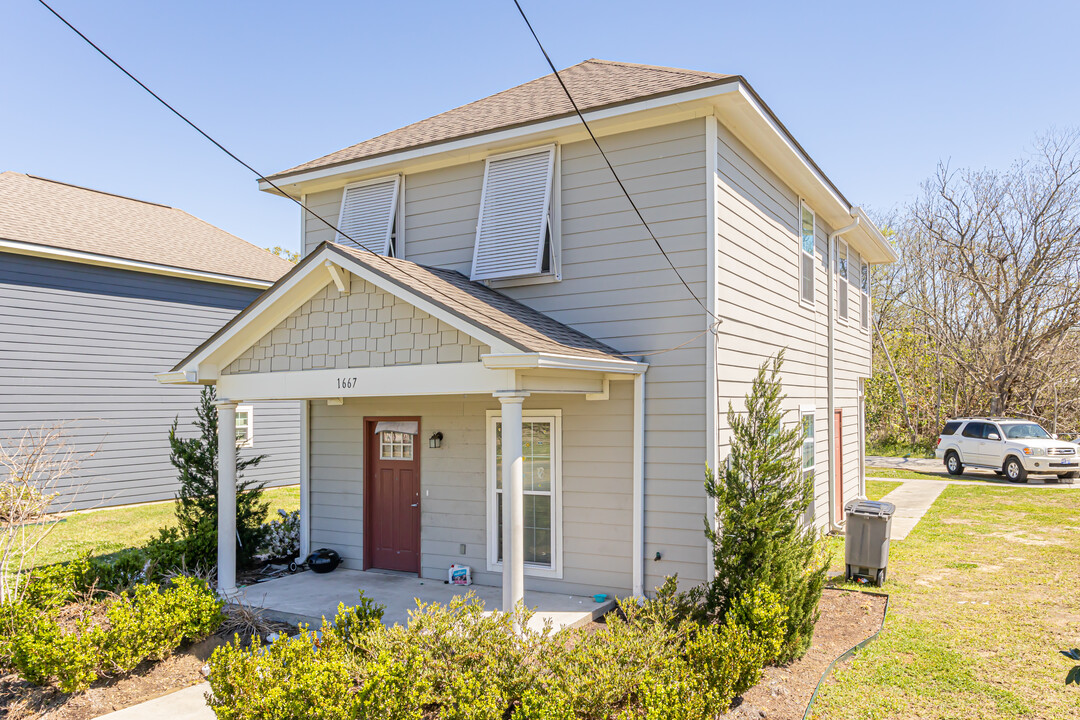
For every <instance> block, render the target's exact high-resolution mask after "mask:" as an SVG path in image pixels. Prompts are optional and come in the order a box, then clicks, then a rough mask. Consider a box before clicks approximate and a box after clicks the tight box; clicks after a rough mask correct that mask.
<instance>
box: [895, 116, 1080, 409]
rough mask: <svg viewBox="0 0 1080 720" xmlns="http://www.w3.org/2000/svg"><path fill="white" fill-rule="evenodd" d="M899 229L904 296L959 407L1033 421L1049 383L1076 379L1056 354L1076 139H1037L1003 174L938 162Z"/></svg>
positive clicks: (1079, 242) (1074, 310) (1078, 214)
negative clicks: (948, 365) (957, 394)
mask: <svg viewBox="0 0 1080 720" xmlns="http://www.w3.org/2000/svg"><path fill="white" fill-rule="evenodd" d="M909 233H910V234H909V236H908V238H907V240H906V243H907V247H906V252H905V258H904V259H905V265H906V269H905V272H906V276H907V279H908V280H909V281H910V287H909V288H908V289H907V293H908V296H907V298H906V300H905V302H906V304H907V305H908V306H909V307H910V308H911V309H912V311H913V312H914V313H915V314H916V315H917V316H918V317H919V319H920V320H921V323H920V324H921V325H923V326H924V330H925V332H926V333H927V335H928V336H929V337H930V338H931V339H932V340H933V343H934V345H935V347H936V349H937V351H938V352H940V353H941V354H942V355H943V356H944V357H945V358H947V359H948V360H949V361H951V362H952V363H953V364H954V365H955V368H956V370H957V372H958V373H959V374H960V375H961V376H962V379H963V381H964V382H965V384H966V385H968V387H969V388H970V390H971V392H969V394H968V396H967V397H966V402H967V403H980V402H988V403H989V408H984V410H986V409H988V410H989V411H990V412H992V413H1010V412H1012V413H1018V414H1019V413H1026V414H1032V415H1036V416H1037V412H1036V406H1037V400H1038V398H1039V397H1040V395H1042V397H1044V398H1045V394H1044V393H1045V391H1046V389H1047V388H1048V387H1049V386H1050V385H1051V384H1053V383H1055V382H1061V381H1063V380H1066V379H1069V378H1076V377H1077V376H1080V372H1078V368H1077V357H1076V354H1075V352H1068V353H1066V352H1064V351H1065V350H1066V349H1068V350H1070V351H1071V350H1073V349H1074V348H1073V346H1074V345H1075V343H1073V342H1071V340H1070V332H1069V331H1070V330H1072V329H1073V328H1075V327H1076V326H1077V324H1078V323H1080V275H1078V273H1080V136H1078V134H1077V133H1076V132H1071V133H1051V134H1049V135H1046V136H1044V137H1043V138H1040V139H1039V141H1038V144H1037V149H1036V151H1035V152H1034V153H1032V155H1031V156H1030V157H1028V158H1026V159H1024V160H1022V161H1020V162H1018V163H1016V164H1015V165H1013V166H1012V167H1011V168H1010V169H1009V170H1008V171H1004V172H997V171H990V170H981V171H973V170H958V171H954V170H950V169H949V168H948V167H947V166H946V165H941V166H939V169H938V173H937V175H936V176H935V177H934V178H932V179H931V180H930V181H928V182H927V183H926V185H925V186H924V194H923V196H922V197H921V198H920V199H919V200H918V201H916V203H915V204H914V206H913V208H912V211H911V224H910V227H909ZM1073 383H1075V381H1073Z"/></svg>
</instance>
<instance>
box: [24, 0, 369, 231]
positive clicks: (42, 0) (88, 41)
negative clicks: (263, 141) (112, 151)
mask: <svg viewBox="0 0 1080 720" xmlns="http://www.w3.org/2000/svg"><path fill="white" fill-rule="evenodd" d="M38 2H39V3H41V5H43V6H44V7H45V9H46V10H48V11H49V12H51V13H52V14H53V15H55V16H56V17H57V19H58V20H60V22H62V23H64V24H65V25H67V26H68V27H69V28H71V31H72V32H74V33H75V34H76V35H78V36H79V37H81V38H82V39H83V40H85V41H86V44H87V45H89V46H90V47H92V48H94V49H95V50H97V51H98V53H99V54H100V55H101V56H102V57H103V58H105V59H106V60H108V61H109V62H111V63H112V64H113V65H115V66H116V68H117V69H118V70H119V71H120V72H122V73H124V74H125V75H127V76H128V77H129V78H131V80H132V81H134V82H135V84H136V85H138V86H139V87H141V88H142V89H143V90H145V91H146V92H148V93H150V95H151V96H152V97H153V98H154V99H155V100H157V101H158V102H159V103H161V104H162V105H164V106H165V107H167V108H168V109H169V110H170V111H171V112H172V114H173V115H175V116H176V117H178V118H180V119H181V120H183V121H184V122H185V123H187V124H188V125H190V126H191V128H192V129H193V130H195V132H197V133H199V134H200V135H202V136H203V137H204V138H206V139H207V140H209V141H210V142H212V143H213V144H214V145H215V146H216V147H217V148H218V149H219V150H221V152H223V153H225V154H226V155H228V156H229V157H231V158H232V159H233V160H235V161H236V162H238V163H240V164H241V165H243V166H244V167H245V168H247V169H248V170H250V171H251V173H252V174H254V175H255V176H257V177H258V178H259V179H260V180H262V181H263V182H264V183H266V184H267V185H269V186H270V187H272V188H274V189H275V190H277V191H278V192H279V193H281V194H282V195H284V196H285V197H287V198H289V199H290V200H292V201H293V202H294V203H296V204H297V205H299V206H300V207H301V208H303V209H304V211H305V212H308V213H310V214H311V215H314V216H315V217H316V218H318V219H319V220H320V221H321V222H322V224H323V225H326V227H328V228H330V229H331V230H333V231H334V232H335V233H337V234H338V235H340V236H341V237H343V238H345V239H347V240H349V241H350V242H352V243H354V244H355V245H356V246H357V247H359V248H360V249H361V250H367V248H365V247H364V246H363V245H361V244H360V243H358V242H356V240H353V239H352V238H351V237H349V236H348V235H346V234H345V233H343V232H342V231H341V230H338V229H337V227H335V226H334V225H333V224H332V223H331V222H330V221H329V220H327V219H326V218H324V217H323V216H322V215H320V214H319V213H316V212H312V211H311V210H310V209H308V207H307V206H306V205H304V203H302V202H300V201H299V200H297V199H296V198H294V197H293V196H292V195H290V194H289V193H287V192H285V191H284V190H282V189H281V188H279V187H278V186H277V185H276V184H274V182H273V181H271V180H269V179H267V177H266V176H265V175H263V174H262V173H261V172H259V171H258V170H256V169H255V168H253V167H252V166H250V165H248V164H247V163H246V162H244V161H243V160H241V159H240V158H239V157H237V156H236V155H235V154H234V153H233V152H232V151H230V150H229V149H228V148H227V147H225V146H224V145H222V144H221V143H219V142H218V141H217V140H215V139H214V138H212V137H210V135H209V134H208V133H207V132H206V131H204V130H203V129H202V128H201V127H199V126H198V125H196V124H195V123H194V122H192V121H191V120H189V119H188V118H187V117H186V116H185V115H184V114H183V113H182V112H180V111H179V110H177V109H176V108H174V107H173V106H172V105H170V104H169V103H167V102H166V101H165V100H164V98H162V97H161V96H160V95H158V94H157V93H156V92H154V91H153V90H151V89H150V88H149V87H147V86H146V85H145V84H144V83H143V81H142V80H140V79H139V78H137V77H135V76H134V75H132V74H131V73H130V72H128V70H127V68H125V67H124V66H123V65H121V64H120V63H118V62H117V61H116V60H113V58H112V57H111V56H110V55H109V54H108V53H107V52H105V51H104V50H102V49H101V48H100V47H98V46H97V44H95V43H94V41H93V40H91V39H90V38H88V37H86V36H85V35H83V34H82V32H81V31H80V30H79V28H77V27H75V26H74V25H72V24H71V23H69V22H68V21H67V18H65V17H64V16H63V15H61V14H60V13H58V12H56V10H53V8H52V7H51V6H50V5H49V4H48V3H47V2H45V0H38ZM368 252H370V251H368Z"/></svg>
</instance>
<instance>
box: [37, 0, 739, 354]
mask: <svg viewBox="0 0 1080 720" xmlns="http://www.w3.org/2000/svg"><path fill="white" fill-rule="evenodd" d="M38 3H40V4H41V5H42V6H43V7H44V8H45V9H46V10H48V11H49V12H50V13H52V14H53V15H54V16H55V17H56V18H57V19H58V20H59V21H60V22H62V23H64V25H66V26H67V27H68V28H69V29H70V30H71V31H72V32H74V33H75V34H76V35H78V36H79V37H80V38H82V39H83V41H84V42H86V44H87V45H89V46H90V47H92V48H94V50H96V51H97V52H98V54H100V55H101V56H102V57H103V58H105V59H106V60H108V61H109V62H110V63H111V64H112V65H113V66H115V67H116V69H118V70H119V71H120V72H122V73H124V74H125V75H127V76H128V78H130V79H131V80H132V81H133V82H134V83H135V84H136V85H138V86H139V87H141V88H142V89H143V90H145V91H146V92H147V93H148V94H149V95H150V96H151V97H153V98H154V99H155V100H157V101H158V102H159V103H161V104H162V105H164V106H165V107H166V108H168V110H169V111H170V112H172V113H173V114H174V115H176V117H178V118H180V119H181V120H183V121H184V122H185V123H186V124H187V125H189V126H190V127H191V128H192V129H193V130H195V132H197V133H199V134H200V135H202V136H203V137H204V138H206V139H207V140H209V141H210V142H211V143H212V144H213V145H214V146H215V147H217V148H218V149H219V150H221V151H222V152H223V153H225V154H226V155H228V156H229V157H230V158H232V159H233V160H235V161H236V162H238V163H239V164H240V165H243V166H244V167H245V168H246V169H247V170H249V171H250V172H251V173H252V174H253V175H255V176H256V177H258V178H259V180H262V181H263V182H265V183H266V184H267V185H269V186H270V187H272V188H274V189H275V190H277V191H278V192H279V193H281V194H282V195H283V196H284V197H287V198H288V199H289V200H291V201H293V202H294V203H296V205H298V206H299V207H300V208H302V209H303V210H304V211H305V212H307V213H309V214H310V215H313V216H314V217H315V218H317V219H318V220H319V222H321V223H322V224H323V225H325V226H326V227H328V228H330V229H331V230H332V231H334V232H335V233H337V234H338V235H340V236H341V237H343V238H345V239H346V240H349V241H350V242H352V243H353V244H355V245H356V246H357V247H358V248H360V249H361V250H364V251H366V252H371V251H370V250H367V248H365V247H364V246H363V245H361V244H360V243H358V242H357V241H356V240H354V239H353V238H351V237H350V236H349V235H348V234H347V233H345V232H342V231H341V230H340V229H338V228H337V227H336V226H335V225H334V224H333V223H331V222H330V221H329V220H327V219H326V218H324V217H323V216H322V215H320V214H319V213H316V212H313V211H312V210H311V209H310V208H308V207H307V205H305V204H304V203H303V202H301V201H300V200H298V199H296V198H295V197H293V196H292V195H290V194H289V193H287V192H285V191H284V190H282V189H281V188H280V187H278V186H277V184H276V183H274V182H273V181H272V180H270V179H269V178H267V177H266V176H265V175H263V174H262V173H260V172H259V171H258V170H256V169H255V168H253V167H252V166H251V165H249V164H247V163H246V162H244V161H243V160H241V159H240V158H239V157H237V155H236V154H234V153H233V152H232V151H230V150H229V149H228V148H227V147H225V146H224V145H222V144H221V143H219V142H218V141H217V140H215V139H214V138H213V137H211V136H210V135H209V134H208V133H207V132H206V131H204V130H203V129H202V128H200V127H199V126H198V125H196V124H195V123H194V122H192V121H191V120H189V119H188V118H187V116H185V115H184V114H183V113H181V112H180V111H179V110H177V109H176V108H174V107H173V106H172V105H170V104H169V103H168V102H166V101H165V99H164V98H162V97H161V96H160V95H158V94H157V93H156V92H154V91H153V90H151V89H150V88H149V87H147V85H146V84H145V83H143V82H142V81H141V80H139V78H137V77H135V76H134V75H133V74H131V73H130V72H129V71H128V70H127V68H125V67H124V66H123V65H121V64H120V63H118V62H117V61H116V60H114V59H113V58H112V56H110V55H109V54H108V53H107V52H105V51H104V50H102V49H101V48H100V47H98V45H97V44H96V43H95V42H94V41H93V40H91V39H90V38H88V37H87V36H86V35H84V34H83V33H82V31H80V30H79V29H78V28H77V27H75V26H74V25H72V24H71V23H70V22H68V20H67V18H65V17H64V16H63V15H61V14H60V13H58V12H57V11H56V10H54V9H53V8H52V7H51V6H50V5H49V4H48V3H47V2H45V0H38ZM514 4H515V5H517V7H518V10H519V11H520V12H521V17H522V18H523V19H524V20H525V24H526V25H528V26H529V31H530V32H532V35H533V38H535V39H536V43H537V45H539V46H540V51H541V52H542V53H544V57H545V58H546V59H547V61H548V65H550V66H551V69H552V71H554V73H555V77H556V79H558V81H559V84H560V85H562V89H563V92H565V93H566V97H567V98H568V99H569V100H570V104H571V105H573V106H574V110H575V111H576V112H577V115H578V117H579V118H580V119H581V122H582V124H583V125H584V126H585V129H586V130H588V132H589V136H590V137H591V138H592V141H593V143H594V144H595V145H596V149H597V150H599V151H600V154H601V155H602V156H603V158H604V161H605V162H606V163H607V166H608V169H610V170H611V174H612V175H613V176H614V177H615V181H616V182H617V183H618V184H619V187H620V188H621V189H622V192H623V194H624V195H625V196H626V199H627V200H628V201H629V202H630V205H631V207H633V208H634V212H635V213H637V216H638V219H639V220H641V224H642V225H644V226H645V229H646V230H647V231H648V233H649V235H650V236H651V237H652V240H653V242H654V243H656V247H657V248H659V249H660V252H661V253H662V254H663V256H664V258H665V259H666V260H667V262H668V265H670V266H671V269H672V270H674V271H675V274H676V275H677V276H678V277H679V280H680V281H682V284H683V286H684V287H685V288H686V289H687V290H688V291H689V292H690V295H691V296H692V297H693V298H694V300H695V301H696V302H697V304H698V305H701V307H702V309H703V310H705V312H706V313H708V314H709V316H710V317H712V318H713V319H714V320H715V321H716V325H719V324H720V322H721V321H720V318H718V317H716V315H714V314H713V313H712V312H711V311H710V310H709V309H708V308H707V307H705V305H704V303H702V302H701V300H700V299H699V298H698V296H697V295H696V294H695V293H694V291H693V290H691V289H690V286H689V285H687V283H686V280H684V279H683V276H682V275H681V274H680V273H679V271H678V269H677V268H676V267H675V265H674V264H673V263H672V262H671V258H669V257H668V255H667V253H666V252H664V248H663V246H662V245H661V244H660V241H659V240H657V239H656V235H655V234H653V231H652V228H650V227H649V224H648V223H647V222H645V218H644V217H642V215H641V211H640V210H638V208H637V205H636V204H635V203H634V200H633V198H631V197H630V193H628V192H627V190H626V187H625V186H624V185H623V183H622V180H620V179H619V175H618V173H616V172H615V168H614V167H612V165H611V161H610V160H608V157H607V155H606V154H605V153H604V149H603V148H602V147H600V143H599V142H597V140H596V136H595V135H593V132H592V128H590V127H589V124H588V123H587V122H586V121H585V118H584V117H583V116H582V114H581V110H579V109H578V107H577V104H576V103H575V102H574V98H573V97H572V96H571V95H570V91H569V90H567V88H566V85H565V84H563V81H562V78H561V77H559V72H558V71H557V70H555V66H554V65H553V64H552V63H551V58H550V57H548V54H547V51H546V50H544V46H543V45H542V44H541V43H540V38H538V37H537V36H536V32H535V31H534V30H533V28H532V24H531V23H529V18H528V17H526V16H525V12H524V11H523V10H522V9H521V5H518V3H517V0H514ZM714 328H715V325H714V326H712V327H710V328H709V330H714ZM714 331H715V330H714ZM705 332H708V330H706V331H704V332H701V333H698V334H697V335H695V336H694V337H692V338H690V340H688V341H686V342H684V343H682V344H680V345H676V346H675V347H673V348H667V349H665V350H655V351H652V352H647V353H645V354H646V355H659V354H661V353H665V352H671V351H672V350H678V349H679V348H681V347H684V346H685V345H688V344H689V343H690V342H692V341H694V340H696V339H697V338H699V337H700V336H701V335H704V334H705Z"/></svg>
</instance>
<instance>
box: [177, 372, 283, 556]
mask: <svg viewBox="0 0 1080 720" xmlns="http://www.w3.org/2000/svg"><path fill="white" fill-rule="evenodd" d="M215 399H216V392H215V390H214V388H213V387H210V386H207V387H204V388H203V391H202V396H201V398H200V399H199V407H198V408H197V409H196V410H195V415H196V417H195V422H194V425H195V427H197V428H198V429H199V434H198V435H197V436H195V437H191V438H182V437H180V436H179V435H178V434H177V425H178V424H179V418H176V419H174V420H173V425H172V428H171V429H170V430H169V444H170V445H171V446H172V455H171V456H170V457H169V460H170V461H171V462H172V464H173V466H174V467H176V469H177V471H178V472H179V479H180V490H179V492H178V493H177V496H176V519H177V521H178V523H179V526H180V538H181V540H182V541H183V543H184V561H185V562H186V563H187V565H188V566H189V567H194V566H200V567H213V566H214V565H215V564H216V562H217V526H218V525H217V523H218V496H217V490H218V438H217V435H218V411H217V407H215V406H214V401H215ZM265 458H266V455H257V456H255V457H249V458H241V457H240V453H239V452H238V453H237V454H236V479H237V483H236V533H237V536H238V547H237V559H238V561H239V563H240V564H241V565H243V564H246V563H247V562H248V561H250V559H251V557H252V556H253V555H254V553H255V549H256V548H257V547H258V545H259V540H260V539H261V533H262V524H263V522H264V521H265V520H266V513H267V510H268V509H269V507H270V505H269V503H265V502H263V501H262V490H263V487H264V486H265V483H262V482H254V481H251V480H243V479H242V478H243V475H244V471H245V470H247V469H248V468H250V467H254V466H256V465H258V464H259V463H260V462H262V461H263V460H264V459H265Z"/></svg>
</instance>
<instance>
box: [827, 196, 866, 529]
mask: <svg viewBox="0 0 1080 720" xmlns="http://www.w3.org/2000/svg"><path fill="white" fill-rule="evenodd" d="M851 219H852V220H854V221H855V222H853V223H851V224H850V225H846V226H844V227H842V228H840V229H839V230H837V231H836V232H834V233H832V234H830V235H829V244H828V247H829V258H828V260H827V261H826V262H827V265H826V271H825V277H827V278H828V279H829V302H828V309H829V324H828V327H829V338H828V343H829V352H828V364H827V369H826V380H825V382H826V386H827V387H826V393H827V397H828V402H827V405H828V413H829V415H828V419H827V420H826V423H827V424H826V429H827V430H828V438H829V532H843V530H844V528H843V527H842V526H841V525H840V519H839V518H837V517H836V498H835V497H834V495H835V494H836V477H837V472H836V469H837V468H836V312H835V309H834V307H833V304H834V303H835V302H836V300H835V297H836V294H835V293H836V289H837V288H838V285H837V282H836V279H837V278H836V262H837V247H838V245H837V242H836V241H837V238H839V237H840V236H841V235H845V234H847V233H849V232H851V231H852V230H854V229H855V228H857V227H859V216H858V215H852V216H851ZM841 483H843V480H841Z"/></svg>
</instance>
